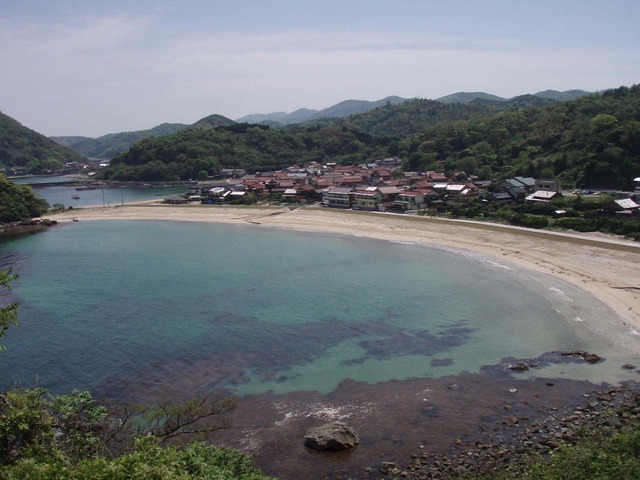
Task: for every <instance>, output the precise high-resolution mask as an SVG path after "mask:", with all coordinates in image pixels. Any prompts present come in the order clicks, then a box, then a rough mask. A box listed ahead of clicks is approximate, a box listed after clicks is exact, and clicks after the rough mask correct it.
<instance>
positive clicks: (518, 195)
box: [506, 187, 527, 203]
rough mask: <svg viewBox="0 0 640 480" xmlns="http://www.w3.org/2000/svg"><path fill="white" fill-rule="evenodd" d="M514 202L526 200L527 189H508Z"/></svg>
mask: <svg viewBox="0 0 640 480" xmlns="http://www.w3.org/2000/svg"><path fill="white" fill-rule="evenodd" d="M506 193H508V194H509V196H510V197H511V198H512V199H513V201H514V202H516V203H517V202H524V200H525V198H527V191H526V190H525V189H524V188H522V187H513V188H510V189H508V190H507V191H506Z"/></svg>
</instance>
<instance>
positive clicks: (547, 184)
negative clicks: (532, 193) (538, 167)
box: [535, 180, 562, 192]
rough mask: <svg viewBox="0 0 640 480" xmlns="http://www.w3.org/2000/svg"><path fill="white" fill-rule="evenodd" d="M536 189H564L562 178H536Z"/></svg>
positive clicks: (556, 190)
mask: <svg viewBox="0 0 640 480" xmlns="http://www.w3.org/2000/svg"><path fill="white" fill-rule="evenodd" d="M535 188H536V190H547V191H548V192H560V191H562V184H561V183H560V180H536V187H535Z"/></svg>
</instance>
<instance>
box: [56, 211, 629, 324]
mask: <svg viewBox="0 0 640 480" xmlns="http://www.w3.org/2000/svg"><path fill="white" fill-rule="evenodd" d="M53 218H55V219H56V220H58V221H61V222H65V221H72V220H74V219H75V220H78V221H85V220H173V221H192V222H218V223H235V224H238V223H244V224H251V225H255V226H256V228H269V227H271V228H281V229H290V230H296V231H305V232H328V233H336V234H348V235H356V236H363V237H370V238H379V239H385V240H390V241H400V242H411V243H415V244H424V245H436V246H443V247H447V248H453V249H457V250H463V251H471V252H477V253H481V254H483V255H486V256H488V257H490V258H494V259H496V260H498V259H501V261H504V260H506V261H508V262H512V263H514V264H516V265H519V266H521V267H523V268H527V269H532V270H535V271H537V272H541V273H548V274H552V275H555V276H557V277H559V278H561V279H562V280H565V281H567V282H569V283H571V284H573V285H575V286H578V287H580V288H581V289H583V290H584V291H586V292H588V293H590V294H591V295H593V296H595V297H596V298H598V299H599V300H600V301H602V302H603V303H605V304H606V305H608V306H609V307H610V308H612V309H613V310H614V311H615V312H616V313H617V314H618V315H619V316H620V322H621V323H623V324H625V325H628V326H629V327H630V332H632V333H633V332H634V330H635V331H637V332H640V244H639V243H637V242H632V241H628V240H624V239H620V238H618V237H613V236H607V235H601V234H574V233H556V232H547V231H540V230H530V229H524V228H518V227H509V226H504V225H496V224H489V223H481V222H471V221H462V220H450V219H441V218H431V217H421V216H415V215H394V214H388V213H375V212H356V211H350V210H349V211H346V210H335V209H328V208H323V207H302V208H297V209H289V208H276V207H228V206H223V207H222V206H209V205H160V204H151V203H138V204H129V205H124V206H117V207H107V208H104V207H102V208H82V209H75V210H72V211H67V212H65V213H62V214H59V215H56V216H55V217H53Z"/></svg>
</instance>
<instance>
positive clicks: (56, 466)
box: [1, 436, 268, 480]
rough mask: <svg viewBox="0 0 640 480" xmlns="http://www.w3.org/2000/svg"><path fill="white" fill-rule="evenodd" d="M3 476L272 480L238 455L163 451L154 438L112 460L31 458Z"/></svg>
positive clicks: (195, 447)
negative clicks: (38, 460) (67, 460)
mask: <svg viewBox="0 0 640 480" xmlns="http://www.w3.org/2000/svg"><path fill="white" fill-rule="evenodd" d="M1 473H2V475H3V478H6V479H7V480H13V479H24V478H30V479H34V480H40V479H42V480H45V479H61V480H62V479H69V480H71V479H73V480H100V479H104V480H120V479H122V480H130V479H158V480H172V479H173V480H187V479H189V480H196V479H203V480H204V479H216V480H268V477H265V476H263V475H262V474H261V473H260V472H259V471H258V470H257V469H256V468H255V467H254V466H253V465H252V464H251V461H250V459H249V458H248V457H246V456H244V455H243V454H242V453H240V452H238V451H235V450H230V449H226V448H217V447H214V446H212V445H208V444H206V443H202V442H197V443H191V444H189V445H187V446H185V447H176V446H167V447H162V446H160V445H159V443H158V441H157V439H156V438H154V437H153V436H146V437H141V438H138V439H137V440H136V442H135V446H134V447H133V449H132V450H131V451H129V452H127V453H125V454H124V455H121V456H119V457H116V458H112V459H110V458H105V457H93V458H85V459H82V460H80V461H78V462H76V463H69V462H65V461H63V460H56V459H53V458H52V459H49V460H47V461H43V462H37V461H35V460H34V459H31V458H29V459H23V460H21V461H19V462H17V463H16V464H15V465H11V466H9V467H5V468H4V470H3V471H2V472H1Z"/></svg>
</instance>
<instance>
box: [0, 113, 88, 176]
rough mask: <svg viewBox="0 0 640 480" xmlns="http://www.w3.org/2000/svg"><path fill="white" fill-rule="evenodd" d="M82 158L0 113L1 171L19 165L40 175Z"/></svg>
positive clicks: (80, 160) (79, 160)
mask: <svg viewBox="0 0 640 480" xmlns="http://www.w3.org/2000/svg"><path fill="white" fill-rule="evenodd" d="M83 160H84V158H83V157H82V155H80V154H79V153H77V152H75V151H73V150H71V149H70V148H67V147H64V146H62V145H59V144H57V143H56V142H54V141H53V140H50V139H49V138H47V137H45V136H44V135H41V134H39V133H38V132H34V131H33V130H31V129H29V128H27V127H25V126H23V125H22V124H20V123H19V122H18V121H16V120H14V119H13V118H11V117H9V116H8V115H5V114H4V113H2V112H0V171H1V170H3V169H5V168H14V167H19V168H25V169H26V170H27V171H28V172H29V173H32V174H35V175H37V174H42V173H47V171H48V170H56V169H58V168H60V167H62V166H63V165H64V164H65V163H66V162H82V161H83Z"/></svg>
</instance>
